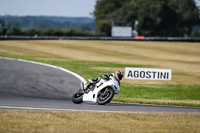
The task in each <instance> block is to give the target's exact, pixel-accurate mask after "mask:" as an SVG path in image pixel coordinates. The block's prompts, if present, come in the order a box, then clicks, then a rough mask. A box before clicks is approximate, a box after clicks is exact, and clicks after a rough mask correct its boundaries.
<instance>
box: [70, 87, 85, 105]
mask: <svg viewBox="0 0 200 133" xmlns="http://www.w3.org/2000/svg"><path fill="white" fill-rule="evenodd" d="M83 94H84V93H83V91H82V90H81V89H80V90H79V91H78V92H77V93H75V94H74V95H73V96H72V101H73V103H75V104H81V103H82V102H83Z"/></svg>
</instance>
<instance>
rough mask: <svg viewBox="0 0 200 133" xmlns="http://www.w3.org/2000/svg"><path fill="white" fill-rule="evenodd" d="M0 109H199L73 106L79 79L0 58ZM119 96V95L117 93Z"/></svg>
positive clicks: (132, 110)
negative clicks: (72, 97)
mask: <svg viewBox="0 0 200 133" xmlns="http://www.w3.org/2000/svg"><path fill="white" fill-rule="evenodd" d="M0 77H1V78H0V108H1V109H33V110H73V111H115V112H118V111H125V112H200V108H189V107H172V106H154V105H141V104H125V103H109V104H107V105H105V106H100V105H97V104H95V103H83V104H80V105H77V104H73V103H72V101H71V96H72V95H73V93H75V92H76V91H77V90H78V89H79V84H80V80H81V79H80V77H79V78H78V77H77V76H76V75H74V74H72V73H68V72H66V71H62V70H60V69H56V68H52V67H49V66H45V65H41V64H35V63H33V62H24V61H21V60H8V59H5V58H0ZM119 95H120V93H119Z"/></svg>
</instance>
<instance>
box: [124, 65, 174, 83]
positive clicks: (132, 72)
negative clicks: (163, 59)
mask: <svg viewBox="0 0 200 133" xmlns="http://www.w3.org/2000/svg"><path fill="white" fill-rule="evenodd" d="M171 75H172V70H171V69H151V68H131V67H126V68H125V78H126V79H145V80H171Z"/></svg>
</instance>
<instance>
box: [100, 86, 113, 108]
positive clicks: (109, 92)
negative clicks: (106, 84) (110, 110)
mask: <svg viewBox="0 0 200 133" xmlns="http://www.w3.org/2000/svg"><path fill="white" fill-rule="evenodd" d="M114 95H115V93H114V91H113V89H111V88H110V89H108V90H107V91H106V94H105V92H104V93H101V94H100V95H99V97H98V100H97V103H98V104H99V105H105V104H106V103H109V102H110V101H111V100H112V98H113V97H114Z"/></svg>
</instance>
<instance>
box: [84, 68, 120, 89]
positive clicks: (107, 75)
mask: <svg viewBox="0 0 200 133" xmlns="http://www.w3.org/2000/svg"><path fill="white" fill-rule="evenodd" d="M123 76H124V73H123V72H122V71H121V70H116V71H115V72H114V73H109V74H102V75H101V76H100V77H101V78H102V79H105V80H107V81H108V80H110V78H111V77H114V78H115V79H116V80H117V81H118V83H119V86H120V80H122V78H123ZM99 81H100V78H99V77H95V78H93V79H92V80H90V79H89V83H88V84H87V85H86V87H84V90H87V89H88V88H90V87H91V86H92V85H94V84H96V83H98V82H99Z"/></svg>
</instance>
